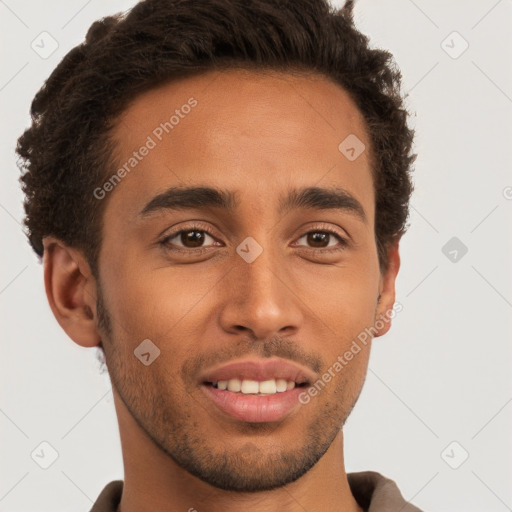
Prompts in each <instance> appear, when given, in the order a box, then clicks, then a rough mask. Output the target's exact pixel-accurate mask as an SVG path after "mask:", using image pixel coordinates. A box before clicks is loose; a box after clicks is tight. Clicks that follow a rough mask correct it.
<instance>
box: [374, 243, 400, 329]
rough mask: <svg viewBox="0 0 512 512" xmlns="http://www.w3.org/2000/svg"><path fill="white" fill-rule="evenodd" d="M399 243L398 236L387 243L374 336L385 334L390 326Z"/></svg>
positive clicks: (398, 259)
mask: <svg viewBox="0 0 512 512" xmlns="http://www.w3.org/2000/svg"><path fill="white" fill-rule="evenodd" d="M399 243H400V238H398V239H396V240H395V241H394V242H392V243H391V244H389V246H388V248H387V253H388V268H387V269H386V271H385V272H384V273H383V274H382V275H381V278H380V281H379V293H380V300H379V303H378V305H377V311H376V318H375V328H376V329H377V332H376V334H375V338H377V337H378V336H382V335H383V334H386V333H387V332H388V331H389V329H390V328H391V318H392V316H390V311H392V310H393V305H394V303H395V280H396V276H397V274H398V270H399V269H400V254H399V252H398V251H399ZM379 320H380V321H379Z"/></svg>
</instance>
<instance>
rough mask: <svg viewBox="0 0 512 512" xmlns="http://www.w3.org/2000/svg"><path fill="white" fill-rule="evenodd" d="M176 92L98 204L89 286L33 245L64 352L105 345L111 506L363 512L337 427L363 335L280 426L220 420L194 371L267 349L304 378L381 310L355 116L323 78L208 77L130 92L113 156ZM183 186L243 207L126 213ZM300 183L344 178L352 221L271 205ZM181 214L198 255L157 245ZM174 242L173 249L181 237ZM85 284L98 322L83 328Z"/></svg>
mask: <svg viewBox="0 0 512 512" xmlns="http://www.w3.org/2000/svg"><path fill="white" fill-rule="evenodd" d="M190 97H193V98H195V99H196V100H197V102H198V103H197V106H195V107H194V108H193V109H192V110H191V112H190V113H189V114H188V115H186V116H184V118H183V119H181V120H180V123H179V124H178V125H177V126H175V127H174V129H173V130H172V132H170V133H169V134H167V135H165V136H164V137H163V139H162V141H161V142H159V143H158V144H157V146H156V147H155V148H154V149H152V150H151V151H150V152H149V154H148V155H147V156H146V157H145V158H144V159H143V160H142V161H140V162H139V163H138V165H137V167H136V168H135V169H134V170H132V171H131V172H130V173H129V174H127V175H126V177H125V178H123V180H122V181H121V182H120V183H119V184H118V185H117V186H116V187H115V189H114V190H113V191H112V192H110V193H109V194H108V196H107V197H106V198H105V199H103V200H104V201H105V200H108V204H107V207H106V211H105V216H104V225H103V231H102V235H103V244H102V249H101V253H100V258H99V268H100V283H98V282H97V281H96V280H95V279H94V277H93V276H92V275H91V272H90V269H89V266H88V265H87V262H86V261H85V259H84V258H83V255H82V254H81V253H80V252H79V251H78V250H76V249H74V248H70V247H66V246H65V245H63V244H62V243H61V242H60V241H59V240H56V239H54V238H51V237H48V238H46V239H45V257H44V264H45V285H46V291H47V295H48V299H49V303H50V305H51V308H52V310H53V312H54V314H55V316H56V318H57V320H58V321H59V323H60V325H61V326H62V328H63V329H64V330H65V331H66V333H67V334H68V335H69V337H70V338H71V339H73V340H74V341H75V342H76V343H77V344H79V345H81V346H84V347H94V346H97V345H98V344H99V343H100V342H102V344H103V347H104V350H105V354H106V360H107V366H108V370H109V373H110V376H111V380H112V384H113V393H114V400H115V407H116V412H117V415H118V420H119V428H120V435H121V443H122V449H123V459H124V469H125V475H124V480H125V486H124V491H123V496H122V500H121V505H120V510H122V512H134V511H136V510H152V511H160V510H162V511H163V510H166V511H175V510H176V511H178V510H189V509H190V508H195V509H196V510H197V511H201V510H208V511H211V512H216V511H221V510H222V511H223V512H226V511H235V510H240V509H243V510H246V511H256V510H258V511H274V510H275V511H277V510H279V511H296V510H304V509H305V510H330V511H336V510H340V511H341V510H343V511H360V510H361V509H360V507H359V506H358V505H357V503H356V502H355V500H354V498H353V496H352V495H351V493H350V489H349V486H348V482H347V478H346V473H345V468H344V460H343V432H342V429H341V427H342V425H343V424H344V422H345V420H346V418H347V416H348V415H349V414H350V411H351V410H352V408H353V406H354V404H355V403H356V401H357V398H358V397H359V394H360V391H361V388H362V386H363V383H364V379H365V375H366V371H367V365H368V358H369V353H370V345H371V343H368V344H367V345H366V346H362V350H361V351H360V352H358V353H357V355H355V356H354V358H353V359H352V360H351V361H350V363H349V364H347V365H346V366H345V367H344V368H343V370H342V371H341V372H339V373H337V374H336V377H334V378H333V379H332V380H331V382H329V383H328V384H327V385H326V386H325V388H324V389H322V390H321V391H320V392H319V393H318V395H317V396H315V397H314V398H312V399H311V401H310V403H308V404H307V405H304V406H300V407H298V408H297V409H295V410H294V411H293V413H292V414H290V415H288V416H287V417H285V418H284V419H283V420H282V421H279V422H271V423H259V424H255V423H247V422H243V421H239V420H235V419H233V418H230V417H228V416H226V415H224V414H223V413H221V412H220V411H219V410H218V409H217V408H216V407H215V406H214V405H213V403H212V402H211V401H210V400H209V399H208V398H206V396H205V394H204V393H203V391H202V389H201V386H200V384H199V382H198V378H199V373H200V372H204V371H205V370H206V369H208V368H210V367H212V366H213V365H216V364H218V363H221V362H228V361H231V360H234V359H241V358H253V359H261V358H264V357H276V356H277V357H281V358H284V359H289V360H291V361H294V362H297V363H299V364H302V365H304V366H306V367H307V368H308V369H309V370H311V371H314V372H315V375H317V377H318V378H319V377H321V375H322V374H323V373H324V372H325V371H327V369H328V368H329V367H331V366H332V365H333V363H334V362H335V361H336V360H337V358H338V356H339V355H342V354H343V353H344V352H345V351H346V350H347V349H348V348H349V347H350V345H351V343H352V341H353V340H354V339H355V338H356V337H357V335H358V334H359V333H361V332H362V331H364V329H365V328H369V327H370V326H373V325H374V324H375V322H376V320H377V319H378V318H380V317H381V315H383V314H385V313H386V311H389V310H391V308H392V306H393V304H394V301H395V278H396V275H397V273H398V269H399V265H400V259H399V254H398V242H396V244H395V245H393V246H391V247H390V248H389V256H390V264H389V267H388V269H387V271H386V272H385V273H384V274H381V273H380V271H379V265H378V258H377V247H376V243H375V236H374V226H375V224H374V217H375V204H374V203H375V197H374V192H373V183H372V175H371V170H370V159H369V156H370V155H369V148H370V141H369V138H368V135H367V132H366V129H365V125H364V120H363V118H362V116H361V114H360V113H359V111H358V109H357V107H356V106H355V104H354V103H353V102H352V101H351V99H350V98H349V96H348V95H347V94H346V92H345V91H344V90H342V89H341V88H340V87H339V86H338V85H336V84H333V83H331V82H330V81H328V80H327V79H325V78H323V77H321V76H315V75H312V76H296V75H291V74H280V73H266V74H262V73H256V72H248V71H242V70H230V71H227V72H209V73H206V74H204V75H201V76H197V77H194V78H188V79H185V80H182V81H180V82H176V83H172V84H166V85H162V86H159V87H158V88H155V89H152V90H150V91H148V92H146V93H144V94H143V95H141V96H139V97H137V98H135V100H134V101H133V102H132V104H131V105H130V106H129V107H128V108H127V109H126V110H125V112H124V113H123V115H122V116H121V118H120V119H119V120H118V123H117V124H116V128H115V130H114V132H113V136H114V137H115V139H116V140H117V141H118V147H119V155H118V158H119V164H120V165H122V163H124V162H125V161H126V160H127V159H128V158H129V157H130V156H131V155H132V152H133V151H134V150H137V149H138V148H139V147H140V146H141V145H142V144H144V142H145V141H146V139H147V137H148V135H151V133H152V132H153V130H154V129H155V127H157V126H158V125H159V124H160V123H161V122H163V121H166V120H168V119H169V117H170V115H171V114H172V113H173V111H174V110H175V109H177V108H178V109H179V108H180V107H181V106H182V105H183V104H186V103H187V100H188V99H189V98H190ZM349 134H356V135H357V137H358V138H359V139H360V140H362V141H363V143H364V144H365V145H366V148H367V149H366V151H364V152H363V154H362V155H361V156H360V157H359V158H357V159H356V160H355V161H353V162H351V161H349V160H348V159H347V158H345V156H344V155H343V154H342V153H341V152H340V151H339V150H338V145H339V144H340V142H341V141H342V140H343V139H345V138H346V137H347V136H348V135H349ZM192 185H197V186H199V185H201V186H210V187H219V188H222V189H227V190H232V191H237V192H236V193H237V197H238V199H239V201H240V205H239V207H238V209H237V210H236V212H235V213H229V212H226V211H222V210H220V209H216V208H208V209H195V210H183V211H160V212H158V213H155V214H152V215H149V216H147V217H146V218H144V219H138V217H137V215H138V213H139V212H140V211H141V210H142V209H143V208H144V206H145V205H146V204H147V203H148V202H149V201H150V200H151V199H152V198H153V197H154V196H155V195H157V194H159V193H161V192H163V191H164V190H166V189H167V188H168V187H170V186H192ZM308 186H317V187H330V186H337V187H342V188H344V189H345V190H347V191H348V192H350V193H351V194H352V195H353V196H354V197H355V198H356V199H357V200H358V201H359V202H360V203H361V205H362V206H363V208H364V211H365V214H366V217H367V222H366V223H365V222H363V221H362V220H361V219H359V218H358V217H357V216H355V215H353V214H352V213H350V212H346V211H337V210H318V211H317V210H311V209H298V210H293V211H290V212H288V213H287V214H285V215H279V214H278V213H277V206H278V198H279V197H280V195H282V194H286V193H287V192H288V190H289V189H290V188H291V187H295V188H302V187H308ZM191 221H197V222H200V223H201V225H202V226H203V227H202V229H204V230H207V231H208V232H209V233H206V234H204V241H203V244H202V246H205V247H209V249H207V251H206V252H205V253H204V254H202V255H195V256H194V255H187V254H181V253H178V252H173V251H171V250H169V249H167V250H166V249H165V248H164V247H163V246H162V245H159V244H158V242H159V241H161V240H163V239H164V238H165V237H166V236H169V235H170V234H171V233H174V232H176V231H179V230H180V229H190V226H192V225H194V223H195V222H191ZM326 228H327V229H333V230H335V231H336V232H337V233H338V234H339V235H340V236H341V237H343V238H345V239H347V240H348V245H347V246H345V247H344V248H342V249H341V250H340V251H337V252H331V253H329V252H326V249H331V248H333V247H340V244H339V240H338V239H337V238H336V237H335V236H333V235H331V236H330V237H327V239H326V241H325V242H319V241H318V240H315V239H312V238H311V237H312V236H313V234H311V235H309V237H308V236H305V235H307V234H308V233H311V232H313V233H317V232H321V233H323V232H324V231H322V229H326ZM192 231H193V230H192ZM248 236H250V237H252V238H254V239H255V240H256V241H257V242H258V244H259V245H260V246H261V247H262V248H263V252H262V253H261V255H260V256H259V257H258V258H257V259H256V260H255V261H253V262H252V263H247V262H246V261H244V260H243V259H242V258H241V257H240V256H239V254H237V252H236V248H237V246H238V245H239V244H240V243H241V242H242V241H243V240H244V239H245V238H246V237H248ZM172 240H173V241H172V244H174V245H173V246H174V247H176V248H181V249H184V250H187V246H186V245H185V244H186V242H187V240H186V239H185V241H184V239H183V238H182V237H180V236H176V237H174V238H172ZM172 244H171V243H170V242H168V247H169V246H172ZM197 246H201V244H199V245H197V244H196V245H194V244H193V243H191V242H189V245H188V247H191V248H193V247H197ZM188 250H190V249H188ZM100 284H101V290H100V288H99V285H100ZM100 291H101V297H100V299H101V301H100V306H101V305H103V307H104V310H103V311H100V313H101V314H102V315H103V318H104V320H106V322H107V326H108V325H109V326H110V332H109V330H108V329H106V326H105V325H104V323H103V324H101V325H99V323H98V308H97V300H98V292H100ZM379 294H380V300H379V299H378V297H379ZM390 325H391V324H390V321H387V322H384V327H382V328H381V329H379V330H378V332H377V333H376V336H381V335H383V334H385V333H386V332H387V330H388V329H389V327H390ZM148 338H149V339H150V340H152V342H153V343H154V344H155V345H156V346H157V347H158V348H159V349H160V351H161V353H160V356H159V357H158V358H157V359H156V360H155V361H154V362H153V363H152V364H151V365H149V366H145V365H143V364H142V363H141V362H140V361H139V360H138V359H137V358H136V357H135V356H134V353H133V352H134V350H135V349H136V347H137V346H138V345H139V344H140V343H141V341H142V340H144V339H148ZM227 489H231V490H227ZM233 491H237V492H233ZM251 491H252V492H251Z"/></svg>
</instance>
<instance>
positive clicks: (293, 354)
mask: <svg viewBox="0 0 512 512" xmlns="http://www.w3.org/2000/svg"><path fill="white" fill-rule="evenodd" d="M301 346H302V344H301V342H300V341H297V340H295V341H294V340H291V339H290V338H281V337H277V336H274V337H272V338H269V339H267V340H256V341H255V340H254V339H251V338H250V337H248V336H246V337H244V338H240V339H238V340H237V341H236V342H234V343H232V344H229V345H227V346H225V347H222V348H215V349H212V350H209V351H205V352H204V353H202V354H199V355H197V356H195V357H193V358H191V359H189V360H188V361H186V362H185V363H184V364H183V367H182V370H181V376H182V378H183V379H184V380H185V381H186V380H188V379H189V378H190V377H191V376H195V375H197V374H198V373H200V372H201V371H202V370H204V369H205V368H208V367H210V366H217V365H220V364H222V363H227V362H229V361H232V360H233V359H241V358H243V357H247V356H252V357H259V358H262V359H263V358H270V357H280V358H283V359H287V360H290V361H294V362H296V363H299V364H302V365H303V366H306V367H309V368H311V370H313V371H314V372H315V373H317V374H319V373H320V371H321V369H322V368H324V367H325V365H324V362H323V360H322V358H320V357H319V356H318V355H315V354H311V353H307V352H305V351H304V350H302V349H301V348H300V347H301Z"/></svg>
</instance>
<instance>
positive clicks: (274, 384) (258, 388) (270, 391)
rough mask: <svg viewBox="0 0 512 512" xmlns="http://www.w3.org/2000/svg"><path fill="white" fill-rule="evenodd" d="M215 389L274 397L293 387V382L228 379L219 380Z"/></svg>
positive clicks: (283, 380)
mask: <svg viewBox="0 0 512 512" xmlns="http://www.w3.org/2000/svg"><path fill="white" fill-rule="evenodd" d="M214 385H215V387H217V388H218V389H221V390H228V391H232V392H233V393H243V394H246V395H257V394H262V395H274V394H275V393H283V392H284V391H288V390H290V389H293V388H294V387H295V382H293V381H287V380H286V379H269V380H264V381H262V382H259V381H257V380H250V379H243V380H240V379H229V380H219V381H218V382H217V384H214Z"/></svg>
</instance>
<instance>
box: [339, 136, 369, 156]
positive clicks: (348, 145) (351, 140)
mask: <svg viewBox="0 0 512 512" xmlns="http://www.w3.org/2000/svg"><path fill="white" fill-rule="evenodd" d="M365 149H366V146H365V145H364V143H363V141H362V140H361V139H360V138H359V137H358V136H357V135H354V134H353V133H351V134H350V135H349V136H348V137H346V138H345V139H343V140H342V141H341V143H340V145H339V146H338V150H339V152H340V153H341V154H342V155H343V156H344V157H345V158H346V159H347V160H349V161H350V162H353V161H354V160H357V159H358V158H359V157H360V156H361V155H362V154H363V152H364V150H365Z"/></svg>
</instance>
